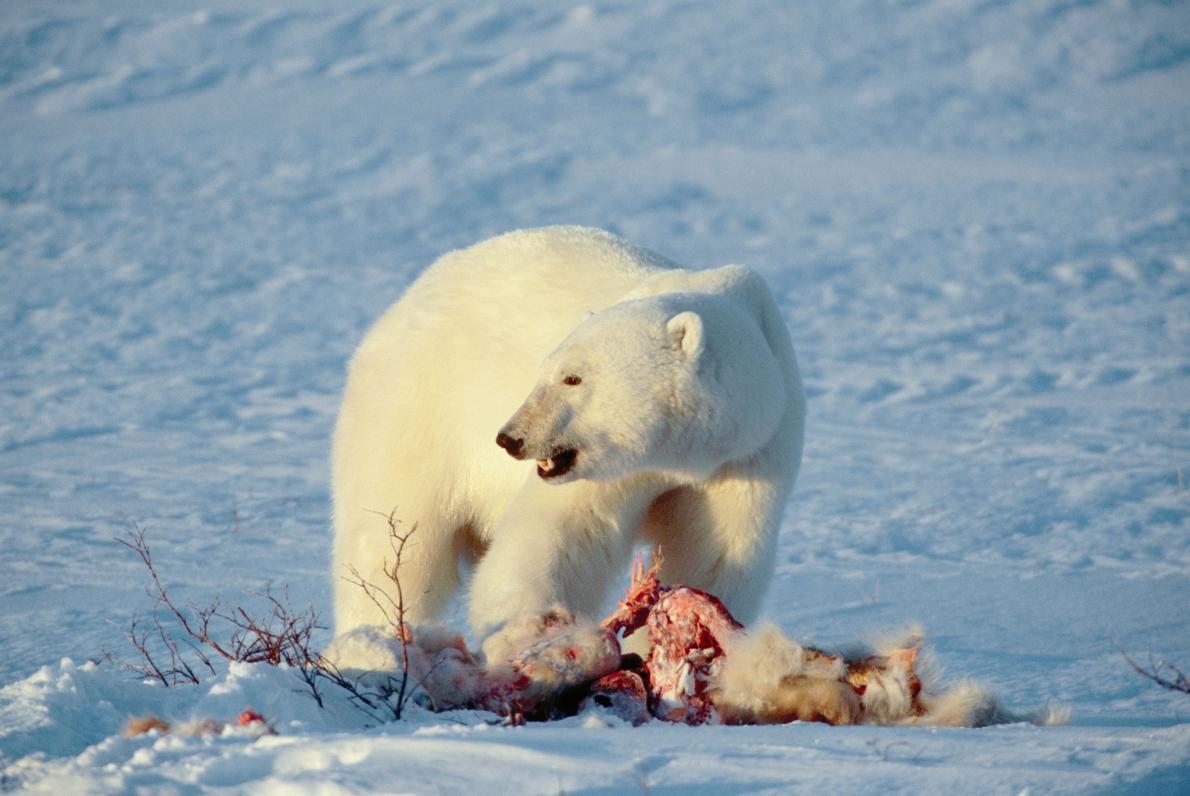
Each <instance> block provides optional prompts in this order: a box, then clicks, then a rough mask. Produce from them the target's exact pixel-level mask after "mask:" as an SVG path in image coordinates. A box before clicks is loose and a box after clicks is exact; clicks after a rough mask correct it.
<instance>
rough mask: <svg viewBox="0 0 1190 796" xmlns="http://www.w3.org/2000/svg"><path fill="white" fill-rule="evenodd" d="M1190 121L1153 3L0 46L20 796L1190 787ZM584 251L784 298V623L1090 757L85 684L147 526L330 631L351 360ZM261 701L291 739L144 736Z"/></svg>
mask: <svg viewBox="0 0 1190 796" xmlns="http://www.w3.org/2000/svg"><path fill="white" fill-rule="evenodd" d="M1188 89H1190V8H1188V7H1187V6H1186V5H1185V4H1180V3H1163V2H1155V1H1154V2H1145V0H1132V2H1122V1H1120V2H1117V1H1116V0H1087V1H1086V2H1078V3H1070V2H1065V0H1038V1H1036V2H1026V1H1024V0H1021V1H1018V2H1005V3H994V4H982V3H976V2H973V1H972V2H964V1H962V0H953V1H948V0H918V1H916V2H910V1H908V0H907V1H906V2H897V3H887V2H883V1H882V0H867V1H866V2H865V1H861V0H854V1H850V2H839V3H822V4H796V5H794V4H788V3H782V2H748V3H732V4H725V5H700V4H692V3H688V2H684V0H658V2H653V3H647V4H644V3H633V2H627V1H625V2H592V3H588V4H581V5H580V4H571V3H548V4H537V3H529V2H523V1H521V0H517V1H516V2H509V3H502V4H498V5H497V4H487V3H472V2H465V1H464V0H444V1H443V2H438V3H434V4H425V5H423V4H414V3H397V4H362V3H327V2H316V1H315V0H302V2H297V3H280V2H276V1H275V0H272V1H271V2H269V1H266V2H256V3H244V2H234V3H233V2H230V1H227V2H225V1H224V0H214V1H213V2H204V3H202V4H200V5H198V6H195V5H192V4H169V3H166V4H152V5H151V6H145V5H143V4H139V3H134V2H131V0H115V1H114V2H105V3H97V2H92V1H91V0H62V2H56V3H52V4H37V5H32V4H22V3H7V4H2V5H0V141H2V142H3V143H2V144H0V296H3V297H4V298H3V299H2V300H0V508H2V509H3V520H2V521H0V551H2V555H0V575H2V577H0V606H2V607H3V610H2V611H0V649H3V654H2V655H0V683H2V684H4V685H3V686H2V690H0V767H2V769H3V775H2V781H0V785H3V787H4V788H16V789H28V790H30V791H34V792H36V791H41V792H51V793H62V792H72V793H88V792H95V793H99V792H102V793H111V792H133V791H137V790H152V791H157V792H185V791H191V790H200V791H201V790H228V791H236V792H240V791H247V790H250V791H252V792H259V793H295V792H310V791H323V792H327V793H363V792H369V793H371V792H418V793H422V792H436V791H461V790H466V791H478V790H482V789H486V790H489V791H496V792H500V791H506V790H509V789H513V788H514V789H516V790H518V791H521V792H525V793H537V792H557V791H567V792H575V791H577V792H602V793H612V792H629V793H634V792H645V791H648V792H658V793H678V792H682V793H688V792H705V793H712V792H713V793H720V792H729V793H730V792H734V793H740V792H757V791H762V792H763V791H769V792H788V791H789V790H791V789H798V788H799V787H800V788H803V789H807V790H809V789H811V788H813V789H826V788H829V789H831V790H840V791H844V792H857V793H865V792H871V793H877V792H879V793H884V792H888V791H890V790H908V791H913V792H923V793H952V792H970V791H982V792H1019V791H1021V790H1024V789H1026V788H1027V789H1029V792H1030V793H1050V792H1096V791H1099V792H1104V791H1110V792H1135V793H1170V792H1177V791H1186V790H1187V789H1190V697H1187V696H1186V695H1184V694H1177V693H1172V692H1169V691H1164V690H1161V689H1159V688H1157V687H1156V686H1154V685H1152V684H1151V683H1148V682H1146V681H1144V680H1143V679H1141V678H1140V677H1138V676H1137V675H1136V674H1134V673H1133V672H1132V671H1131V669H1129V668H1128V666H1127V664H1126V663H1125V662H1124V660H1123V658H1122V657H1121V655H1120V654H1119V650H1120V649H1124V650H1127V651H1129V652H1130V653H1132V654H1133V656H1134V657H1136V658H1137V659H1138V660H1139V661H1141V662H1145V661H1147V656H1148V654H1149V653H1152V654H1153V655H1154V656H1155V657H1156V658H1157V659H1166V660H1169V661H1170V662H1173V663H1175V664H1178V665H1180V666H1181V667H1182V669H1183V670H1186V669H1187V668H1190V632H1188V631H1190V621H1188V620H1187V616H1190V611H1188V610H1187V609H1188V608H1190V534H1187V525H1188V523H1187V518H1188V511H1190V509H1188V504H1187V490H1186V480H1187V472H1186V471H1187V468H1188V465H1190V461H1188V459H1187V451H1190V410H1188V406H1187V402H1186V397H1187V395H1190V350H1188V341H1190V90H1188ZM550 223H583V224H590V225H594V226H601V227H605V228H609V229H611V230H613V231H616V232H618V233H620V234H623V235H625V236H626V237H628V238H629V239H631V240H633V241H634V242H637V243H640V244H642V245H645V246H648V247H650V248H653V249H655V250H657V251H659V252H662V253H664V254H666V255H668V256H671V257H673V258H675V259H677V260H679V261H681V262H683V263H687V264H690V265H693V266H704V265H718V264H723V263H726V262H744V263H747V264H748V265H750V266H752V267H754V268H756V269H757V270H759V271H761V272H762V273H763V274H764V275H765V276H766V277H767V278H768V279H769V280H770V283H771V284H772V286H773V288H774V291H775V293H776V294H777V296H778V298H779V301H780V303H781V305H782V307H783V309H784V310H785V312H786V315H787V318H788V321H789V324H790V327H791V330H792V334H793V338H794V343H795V345H796V347H797V349H798V353H799V357H800V360H801V364H802V367H803V373H804V376H805V380H806V385H807V390H808V393H809V401H810V416H809V420H808V425H807V435H806V457H805V463H804V466H803V471H802V475H801V478H800V480H799V483H798V486H797V489H796V491H795V496H794V498H793V500H792V501H791V503H790V505H789V509H788V511H787V513H786V517H785V521H784V526H783V534H782V541H781V546H780V549H779V559H778V561H777V564H776V570H777V574H776V578H775V580H774V585H773V588H772V590H771V593H770V596H769V599H768V601H767V603H766V609H765V611H764V614H765V617H766V618H767V619H769V620H772V621H774V622H776V623H777V624H779V625H781V626H782V627H783V628H785V629H786V630H787V631H788V632H790V633H792V634H793V635H795V636H796V637H798V638H801V639H806V640H813V641H816V642H818V643H822V644H835V643H842V642H847V641H850V640H853V639H857V638H863V637H866V636H868V635H870V634H872V633H880V632H885V631H888V630H889V629H895V628H896V627H898V626H900V625H903V624H906V623H908V622H911V621H918V622H921V623H922V624H923V625H924V627H925V629H926V632H927V635H928V638H929V639H930V640H931V641H932V643H933V646H934V648H935V652H936V656H937V659H938V660H939V662H940V663H941V664H942V665H943V666H944V667H945V669H946V670H947V672H948V673H949V674H950V675H951V676H952V677H954V678H956V679H957V678H963V677H970V678H973V679H976V680H979V681H982V682H984V683H986V684H988V685H989V686H991V687H993V688H994V689H995V690H997V691H998V692H999V694H1000V695H1001V697H1002V698H1003V699H1004V700H1005V702H1006V703H1007V704H1008V705H1009V706H1012V707H1018V708H1030V707H1036V706H1040V705H1044V704H1046V703H1051V704H1060V705H1065V706H1068V707H1069V708H1071V710H1072V719H1071V722H1070V724H1069V725H1068V726H1065V727H1034V726H1031V725H1025V724H1016V725H1007V726H1001V727H993V728H985V729H980V730H926V729H922V728H874V727H858V728H832V727H826V726H821V725H809V724H794V725H788V726H777V727H694V728H688V727H681V726H668V725H664V724H660V723H658V722H652V723H649V724H647V725H644V726H642V727H639V728H631V727H628V726H625V725H623V724H618V723H616V722H614V721H611V720H607V719H603V718H601V717H599V716H598V715H596V714H591V715H586V716H580V717H577V718H574V719H568V720H565V721H562V722H558V723H551V724H548V725H542V724H539V725H530V726H526V727H499V726H490V725H489V723H488V720H489V719H490V717H485V716H483V715H480V714H447V715H433V714H428V713H420V712H417V711H414V713H413V714H412V715H411V716H409V717H408V718H407V719H406V720H404V721H402V722H399V723H387V724H383V725H380V726H375V725H374V723H372V722H368V721H366V720H365V719H364V717H362V715H361V714H359V712H358V711H354V710H352V709H351V708H350V707H349V706H346V705H343V704H334V705H332V706H331V707H330V709H328V710H319V709H318V708H317V706H315V705H314V703H313V702H312V700H310V699H309V698H308V697H307V696H304V695H303V694H302V693H301V685H300V683H298V682H297V681H296V679H295V678H294V677H293V674H292V672H287V671H283V670H277V669H270V668H267V667H232V669H231V670H230V671H221V673H220V674H219V676H217V677H213V678H210V679H209V680H208V681H206V682H204V683H203V684H202V685H200V686H194V687H189V688H178V689H163V688H160V687H155V686H152V685H148V684H143V683H140V682H138V681H136V680H135V679H134V678H132V677H131V676H130V675H129V673H128V672H127V671H126V670H124V669H121V668H120V667H119V666H118V665H117V664H116V663H115V662H102V663H99V664H94V663H89V662H87V661H88V659H90V658H100V657H102V655H103V654H104V653H105V652H111V653H112V654H113V656H114V657H115V659H116V660H117V661H120V660H123V661H130V660H134V659H135V653H134V651H133V650H131V648H130V647H129V645H128V643H127V641H125V640H124V638H123V631H122V629H123V628H126V627H127V625H128V622H129V621H130V619H131V618H132V616H133V615H134V614H140V615H144V614H145V613H147V612H148V611H149V610H150V609H151V607H152V602H151V600H150V599H149V598H148V597H147V596H146V595H145V593H144V591H143V586H144V584H145V580H146V579H145V573H144V572H143V570H142V568H141V566H140V563H139V561H137V560H136V559H135V556H133V555H130V554H129V551H128V550H127V549H126V548H124V547H122V546H120V545H118V544H116V543H115V542H113V541H112V537H113V536H117V535H121V534H122V533H124V532H125V531H126V530H127V529H129V528H131V527H132V526H133V525H134V524H135V525H138V526H140V527H142V528H144V529H145V530H146V532H147V535H148V538H149V540H150V543H151V544H152V545H153V551H154V556H155V559H156V560H157V562H158V565H159V568H160V570H161V574H162V576H163V577H164V578H165V580H166V582H167V583H168V584H169V585H170V588H171V592H172V593H173V594H174V596H175V597H176V598H177V599H179V600H180V601H183V602H185V601H195V602H207V601H209V600H210V599H213V598H215V597H222V598H224V599H225V600H233V601H234V600H236V599H240V598H241V597H242V595H244V594H246V593H249V592H252V591H259V590H262V589H263V588H264V587H265V586H266V585H267V584H269V583H272V584H273V585H274V587H281V586H287V587H288V588H289V591H290V594H291V596H292V597H293V599H294V602H295V604H298V605H304V604H306V603H307V602H310V603H313V604H314V605H315V606H316V607H318V608H319V609H320V611H321V613H322V615H324V616H328V615H329V607H330V606H329V600H330V584H331V574H330V572H329V531H328V490H327V451H328V439H329V435H330V429H331V425H332V422H333V418H334V412H335V408H336V402H337V395H338V392H339V390H340V389H341V386H342V382H343V375H344V364H345V362H346V359H347V357H348V356H349V354H350V351H351V350H352V348H353V346H354V345H355V343H356V342H357V341H358V339H359V338H360V337H361V336H362V334H363V332H364V330H365V328H366V327H367V324H368V323H369V322H370V321H371V320H372V319H374V318H375V317H376V316H377V315H378V314H379V313H380V312H381V311H382V310H383V308H384V307H385V306H387V305H388V304H389V303H390V302H391V301H392V300H393V299H394V298H395V297H396V296H397V295H398V294H399V293H400V291H401V289H402V287H403V286H404V285H406V284H407V283H408V282H409V281H410V280H411V279H412V278H413V276H414V275H415V274H416V273H417V271H418V270H419V269H420V268H422V267H424V265H425V264H426V263H428V262H429V261H430V260H431V259H433V257H435V256H436V255H438V254H440V253H442V252H443V251H446V250H447V249H450V248H452V247H456V246H460V245H465V244H467V243H470V242H473V241H475V240H478V239H481V238H483V237H486V236H488V235H491V234H495V233H498V232H501V231H504V230H506V229H509V228H515V227H522V226H532V225H540V224H550ZM493 433H494V432H493ZM326 641H329V639H328V638H327V637H326V634H325V633H324V634H323V635H322V637H321V638H320V642H322V643H325V642H326ZM63 658H65V660H64V659H63ZM245 707H254V708H255V709H257V710H259V711H260V712H261V713H262V714H264V715H265V716H266V717H267V718H268V719H269V720H270V721H271V722H272V723H273V725H274V727H275V728H276V729H277V731H278V735H276V736H264V737H260V738H255V737H252V736H250V735H248V734H245V733H235V732H232V733H228V734H224V735H220V736H215V737H211V736H205V737H185V736H176V735H169V736H160V737H159V736H153V735H150V736H143V737H139V738H134V739H126V738H122V737H120V735H119V730H120V728H121V727H122V725H123V723H124V721H125V720H126V719H127V718H128V717H129V716H132V715H144V714H145V713H150V712H151V713H157V714H159V715H162V716H163V717H166V718H167V719H169V720H171V721H186V720H188V719H191V718H197V717H210V718H215V719H218V720H220V721H231V720H232V719H234V717H235V716H236V715H237V714H238V713H239V712H240V711H241V710H243V709H244V708H245Z"/></svg>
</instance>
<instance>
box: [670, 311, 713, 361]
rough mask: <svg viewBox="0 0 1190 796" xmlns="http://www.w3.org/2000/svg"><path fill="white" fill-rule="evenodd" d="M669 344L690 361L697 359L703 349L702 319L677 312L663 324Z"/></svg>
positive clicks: (695, 315)
mask: <svg viewBox="0 0 1190 796" xmlns="http://www.w3.org/2000/svg"><path fill="white" fill-rule="evenodd" d="M665 333H666V335H667V336H668V337H669V344H670V345H672V346H673V347H674V348H676V349H678V350H680V351H681V352H682V354H683V355H684V356H685V357H686V358H687V359H691V360H695V359H698V357H699V356H700V355H701V354H702V349H703V342H704V341H703V334H702V318H700V317H698V313H695V312H679V313H678V314H677V315H675V316H673V317H672V318H670V319H669V321H668V322H667V323H666V324H665Z"/></svg>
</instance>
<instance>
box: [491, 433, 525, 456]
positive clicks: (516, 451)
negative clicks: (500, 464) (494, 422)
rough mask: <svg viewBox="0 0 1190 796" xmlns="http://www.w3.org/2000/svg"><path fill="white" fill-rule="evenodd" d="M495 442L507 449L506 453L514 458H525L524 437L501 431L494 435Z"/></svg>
mask: <svg viewBox="0 0 1190 796" xmlns="http://www.w3.org/2000/svg"><path fill="white" fill-rule="evenodd" d="M496 444H497V445H499V446H500V447H501V448H503V449H504V450H506V451H508V455H509V456H511V457H512V458H514V459H523V458H525V454H524V447H525V439H524V438H523V437H514V436H512V435H511V434H505V433H504V432H503V431H501V432H500V433H499V434H497V435H496Z"/></svg>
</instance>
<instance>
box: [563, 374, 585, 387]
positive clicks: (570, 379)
mask: <svg viewBox="0 0 1190 796" xmlns="http://www.w3.org/2000/svg"><path fill="white" fill-rule="evenodd" d="M562 383H563V384H565V385H566V386H567V387H575V386H577V385H579V384H582V383H583V380H582V379H581V378H580V377H578V376H567V377H566V378H564V379H562Z"/></svg>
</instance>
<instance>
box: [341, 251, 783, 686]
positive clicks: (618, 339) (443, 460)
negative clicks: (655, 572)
mask: <svg viewBox="0 0 1190 796" xmlns="http://www.w3.org/2000/svg"><path fill="white" fill-rule="evenodd" d="M804 415H805V398H804V395H803V392H802V385H801V378H800V375H799V373H798V367H797V360H796V358H795V356H794V351H793V346H792V344H791V343H790V338H789V332H788V330H787V329H786V327H785V324H784V321H783V319H782V317H781V313H780V311H779V309H778V307H777V305H776V303H775V301H774V300H773V297H772V295H771V293H770V292H769V289H768V287H767V286H766V285H765V283H764V282H763V280H762V279H761V278H760V277H759V276H758V275H757V274H756V273H754V272H753V271H750V270H748V269H747V268H744V267H741V266H726V267H722V268H717V269H712V270H705V271H690V270H683V269H681V268H678V267H677V266H675V265H674V264H673V263H671V262H669V261H667V260H665V259H663V258H662V257H660V256H658V255H656V254H653V253H651V252H648V251H646V250H644V249H641V248H638V247H636V246H633V245H631V244H629V243H627V242H625V241H623V240H621V239H619V238H617V237H616V236H614V235H612V234H610V233H607V232H603V231H599V230H593V229H587V228H581V227H549V228H544V229H534V230H521V231H516V232H510V233H507V234H505V235H501V236H499V237H496V238H492V239H490V240H487V241H484V242H481V243H478V244H476V245H474V246H472V247H470V248H467V249H463V250H460V251H454V252H451V253H448V254H446V255H444V256H443V257H441V258H440V259H439V260H438V261H436V262H435V263H434V264H433V265H431V266H430V267H429V268H428V269H427V270H426V271H425V272H424V273H423V274H422V275H421V276H420V277H419V278H418V279H417V280H416V281H415V282H414V283H413V284H412V285H410V287H409V288H408V289H407V290H406V291H405V294H404V295H403V296H402V297H401V298H400V299H399V300H398V301H397V302H396V304H394V305H393V306H392V307H391V308H390V309H389V310H388V311H387V312H386V313H385V314H384V316H383V317H382V318H381V319H380V320H379V321H378V322H377V323H376V325H375V326H374V327H373V328H372V329H371V331H370V332H369V333H368V334H367V336H366V337H365V338H364V340H363V342H362V343H361V344H360V346H359V348H358V350H357V351H356V353H355V356H354V358H353V359H352V361H351V365H350V368H349V373H348V379H347V385H346V389H345V392H344V396H343V402H342V407H341V409H340V412H339V417H338V422H337V424H336V427H335V434H334V446H333V448H334V449H333V455H332V458H333V464H332V470H333V493H334V494H333V500H334V525H335V542H334V570H335V578H336V585H335V630H336V633H337V634H340V635H341V634H343V633H346V632H347V631H350V630H352V629H353V628H356V627H360V626H369V625H376V624H382V623H384V621H385V615H384V613H383V612H382V610H381V609H380V607H379V606H378V604H377V602H376V601H375V600H374V599H372V598H371V597H369V595H368V594H366V593H365V591H364V590H363V589H361V588H360V587H359V586H358V585H356V584H353V583H351V582H350V581H349V580H348V579H344V578H343V577H341V576H342V575H345V574H346V573H348V572H351V571H355V572H357V573H358V575H359V577H360V578H362V579H363V580H365V581H367V582H369V583H371V584H374V585H376V586H379V587H385V588H389V589H390V591H391V586H392V584H391V582H390V581H389V580H388V579H387V578H386V577H385V574H384V566H385V564H386V563H388V564H391V563H392V560H393V550H392V548H391V546H390V540H389V526H388V517H389V516H392V517H395V518H396V519H397V520H398V521H399V522H400V523H401V528H402V531H403V532H404V531H410V530H412V533H411V534H410V535H409V537H408V543H407V547H406V549H405V550H404V554H403V557H402V566H401V570H400V573H399V575H400V581H401V587H402V589H401V591H402V593H403V597H404V601H405V605H406V611H407V613H406V617H407V619H409V620H410V621H412V622H415V623H417V622H423V621H426V620H429V619H433V618H434V617H435V616H437V615H438V614H439V613H440V612H441V611H442V609H443V608H444V606H445V605H446V604H447V603H448V602H449V600H450V598H451V596H452V594H454V592H455V591H456V590H457V589H458V587H459V585H460V582H461V580H460V565H462V566H463V568H464V569H466V568H469V567H473V569H474V573H473V576H472V578H471V585H470V594H469V600H468V604H469V619H470V623H471V625H472V628H473V630H474V631H475V633H476V635H477V636H478V637H479V638H484V637H486V636H488V635H489V634H491V633H493V632H494V631H496V630H498V629H500V628H501V627H502V626H503V625H504V624H505V623H507V622H509V621H510V620H513V619H516V618H518V617H524V616H527V615H531V614H537V613H542V612H545V611H548V610H551V609H553V608H556V607H561V608H564V609H567V610H569V611H571V612H574V613H576V614H578V615H591V614H593V613H595V612H597V611H598V610H599V608H600V607H601V605H602V604H603V601H604V599H605V597H606V596H607V592H608V588H609V586H610V585H612V584H614V583H617V582H618V581H619V580H620V579H621V578H622V575H623V573H624V571H625V570H626V568H627V564H628V561H629V559H630V557H631V554H632V550H633V548H634V546H635V545H637V544H640V543H645V544H652V545H656V546H659V547H660V548H661V550H662V551H663V562H664V563H663V568H662V570H661V573H660V574H661V578H662V580H663V581H665V582H671V583H683V584H686V585H690V586H694V587H697V588H700V589H703V590H706V591H708V592H711V593H712V594H716V595H718V596H719V597H720V598H721V599H722V600H723V601H724V603H725V604H726V605H727V607H728V608H729V610H730V611H731V612H732V613H733V614H734V615H735V616H736V617H738V618H739V619H740V620H741V621H745V622H747V621H749V620H751V619H752V618H753V617H754V616H755V615H756V613H757V611H758V609H759V606H760V602H761V600H762V598H763V596H764V593H765V590H766V588H767V585H768V582H769V580H770V578H771V574H772V570H773V563H774V557H775V543H776V536H777V529H778V525H779V523H780V520H781V515H782V511H783V507H784V503H785V500H786V497H787V496H788V494H789V492H790V490H791V488H792V486H793V482H794V480H795V478H796V476H797V472H798V467H799V465H800V462H801V454H802V436H803V425H804ZM390 596H392V597H395V595H394V594H390ZM382 599H383V598H382ZM341 663H345V664H350V663H351V661H341Z"/></svg>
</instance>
